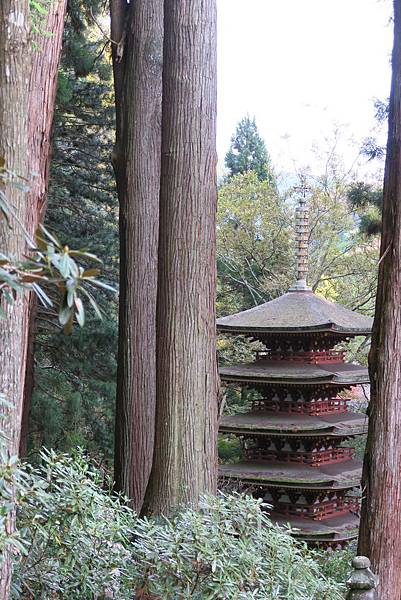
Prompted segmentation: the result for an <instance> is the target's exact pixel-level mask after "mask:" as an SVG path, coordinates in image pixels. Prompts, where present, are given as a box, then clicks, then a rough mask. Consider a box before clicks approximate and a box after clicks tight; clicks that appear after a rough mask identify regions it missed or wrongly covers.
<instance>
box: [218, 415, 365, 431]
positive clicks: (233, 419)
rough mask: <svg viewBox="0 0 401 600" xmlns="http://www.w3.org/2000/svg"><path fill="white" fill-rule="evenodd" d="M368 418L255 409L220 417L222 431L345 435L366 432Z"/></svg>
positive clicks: (363, 416) (220, 429)
mask: <svg viewBox="0 0 401 600" xmlns="http://www.w3.org/2000/svg"><path fill="white" fill-rule="evenodd" d="M367 427H368V420H367V417H366V415H364V414H363V413H351V412H346V413H343V414H341V413H340V414H339V413H332V414H323V415H320V416H311V415H304V414H299V413H292V414H288V413H283V412H274V413H273V412H264V411H254V412H248V413H246V414H240V415H233V416H227V417H222V418H221V419H220V426H219V431H220V432H221V433H237V434H248V435H249V434H263V435H267V436H268V435H275V436H278V435H285V436H288V434H293V435H294V436H295V437H305V436H306V437H309V436H311V435H315V436H322V437H323V436H329V437H347V436H351V435H359V434H361V433H366V432H367Z"/></svg>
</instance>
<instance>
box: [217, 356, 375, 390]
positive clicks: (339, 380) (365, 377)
mask: <svg viewBox="0 0 401 600" xmlns="http://www.w3.org/2000/svg"><path fill="white" fill-rule="evenodd" d="M220 377H221V379H222V380H223V381H227V382H237V381H238V382H244V383H269V384H271V383H285V384H288V385H302V384H321V383H331V384H336V385H359V384H361V383H368V382H369V374H368V370H367V369H365V367H362V366H360V365H354V364H351V363H337V364H318V365H311V364H307V363H297V362H291V361H284V360H280V361H263V360H259V361H256V362H253V363H247V364H241V365H233V366H230V367H220Z"/></svg>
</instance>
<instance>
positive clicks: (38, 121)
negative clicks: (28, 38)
mask: <svg viewBox="0 0 401 600" xmlns="http://www.w3.org/2000/svg"><path fill="white" fill-rule="evenodd" d="M66 7H67V0H54V1H53V2H51V3H50V5H49V9H48V10H49V13H48V15H47V19H46V23H45V25H44V29H45V30H46V31H50V32H51V34H52V35H51V36H46V35H38V36H37V39H36V40H35V44H36V46H35V50H34V51H33V56H32V68H31V72H30V79H29V109H28V115H29V122H28V147H29V191H28V193H27V195H26V202H27V205H28V211H27V221H26V224H25V226H26V229H27V231H28V233H29V235H30V236H31V237H32V238H33V237H34V236H35V232H36V230H37V228H38V225H39V224H40V223H42V222H43V219H44V214H45V210H46V201H47V189H48V184H49V169H50V158H51V134H52V125H53V115H54V106H55V102H56V92H57V72H58V65H59V62H60V55H61V44H62V39H63V30H64V17H65V11H66ZM36 302H37V301H36V296H34V295H33V294H32V293H31V294H30V298H29V328H28V337H29V339H28V350H27V373H26V377H25V385H24V402H23V412H22V428H21V439H20V448H19V452H20V456H25V455H26V451H27V436H28V429H29V412H30V407H31V399H32V392H33V386H34V364H33V360H34V326H35V316H36Z"/></svg>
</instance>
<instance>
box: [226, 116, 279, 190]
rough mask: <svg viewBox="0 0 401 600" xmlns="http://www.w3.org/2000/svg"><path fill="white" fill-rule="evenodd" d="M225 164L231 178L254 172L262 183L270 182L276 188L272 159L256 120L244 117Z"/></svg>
mask: <svg viewBox="0 0 401 600" xmlns="http://www.w3.org/2000/svg"><path fill="white" fill-rule="evenodd" d="M225 163H226V166H227V168H228V169H229V171H230V177H233V176H234V175H238V174H244V173H248V172H249V171H254V172H255V173H256V175H257V177H258V179H259V180H260V181H268V182H269V183H270V184H271V185H273V186H275V182H276V178H275V175H274V172H273V169H272V167H271V164H270V157H269V154H268V152H267V149H266V145H265V143H264V141H263V139H262V138H261V137H260V135H259V132H258V128H257V126H256V122H255V119H250V118H249V117H244V118H243V119H242V120H241V121H240V122H239V123H238V125H237V128H236V131H235V134H234V135H233V136H232V138H231V145H230V148H229V150H228V152H227V154H226V158H225Z"/></svg>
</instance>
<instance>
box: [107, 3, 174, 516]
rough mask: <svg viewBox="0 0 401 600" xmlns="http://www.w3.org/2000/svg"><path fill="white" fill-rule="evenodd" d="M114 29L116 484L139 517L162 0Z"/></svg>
mask: <svg viewBox="0 0 401 600" xmlns="http://www.w3.org/2000/svg"><path fill="white" fill-rule="evenodd" d="M117 8H118V11H117V16H116V17H115V18H116V19H117V20H118V22H119V23H120V26H121V23H122V22H123V20H122V17H121V11H120V9H121V7H120V6H118V7H117ZM112 18H113V11H112ZM113 31H114V32H115V35H116V36H117V38H118V39H121V38H122V37H124V36H125V40H126V43H125V47H124V56H123V64H122V65H121V64H120V62H119V60H118V57H116V56H115V58H114V67H115V89H116V104H117V108H118V110H117V144H116V151H115V153H114V168H115V172H116V179H117V188H118V195H119V201H120V244H121V246H120V310H119V348H118V371H117V406H116V437H115V480H116V487H117V489H119V490H121V491H123V492H124V493H125V494H127V495H128V496H129V498H130V499H131V500H132V505H133V507H134V508H135V509H136V510H137V511H139V510H140V509H141V507H142V503H143V498H144V494H145V491H146V486H147V483H148V479H149V474H150V469H151V466H152V454H153V441H154V427H155V404H156V297H157V248H158V231H159V190H160V153H161V101H162V97H161V96H162V58H163V0H135V2H134V3H133V4H132V6H131V8H130V10H129V12H128V14H127V17H126V21H125V31H124V32H122V31H120V32H118V27H117V26H116V27H115V28H113ZM121 68H122V69H123V73H121ZM121 79H122V81H123V82H122V83H121Z"/></svg>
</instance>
